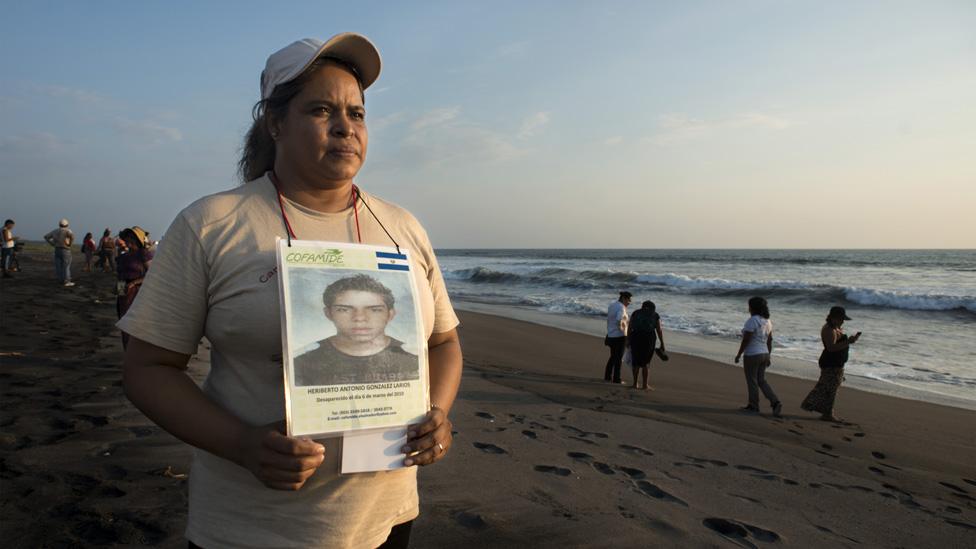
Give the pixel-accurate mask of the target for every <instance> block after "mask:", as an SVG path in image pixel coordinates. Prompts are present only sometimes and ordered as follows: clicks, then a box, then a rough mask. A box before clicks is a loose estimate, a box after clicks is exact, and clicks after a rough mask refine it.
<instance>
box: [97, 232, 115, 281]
mask: <svg viewBox="0 0 976 549" xmlns="http://www.w3.org/2000/svg"><path fill="white" fill-rule="evenodd" d="M96 265H97V266H98V267H101V268H102V270H103V271H105V272H106V273H114V272H115V239H114V238H112V231H111V230H110V229H105V231H104V232H103V233H102V239H101V240H99V241H98V263H97V264H96Z"/></svg>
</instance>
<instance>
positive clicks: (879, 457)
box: [871, 452, 886, 459]
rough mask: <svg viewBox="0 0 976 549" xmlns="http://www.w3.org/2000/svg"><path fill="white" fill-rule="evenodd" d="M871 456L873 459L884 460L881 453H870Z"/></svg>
mask: <svg viewBox="0 0 976 549" xmlns="http://www.w3.org/2000/svg"><path fill="white" fill-rule="evenodd" d="M871 455H872V456H874V459H884V458H885V457H886V456H885V455H884V454H882V453H881V452H871Z"/></svg>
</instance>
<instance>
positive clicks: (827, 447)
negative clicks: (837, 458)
mask: <svg viewBox="0 0 976 549" xmlns="http://www.w3.org/2000/svg"><path fill="white" fill-rule="evenodd" d="M820 447H821V448H823V449H824V450H833V449H834V447H833V446H831V445H829V444H821V445H820Z"/></svg>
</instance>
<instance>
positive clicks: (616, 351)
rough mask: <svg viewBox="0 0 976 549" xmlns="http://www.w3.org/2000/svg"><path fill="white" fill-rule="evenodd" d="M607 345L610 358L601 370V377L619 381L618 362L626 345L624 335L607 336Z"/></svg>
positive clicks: (622, 356)
mask: <svg viewBox="0 0 976 549" xmlns="http://www.w3.org/2000/svg"><path fill="white" fill-rule="evenodd" d="M607 346H608V347H610V359H609V360H607V367H606V369H605V370H604V371H603V379H605V380H607V381H613V382H614V383H620V362H621V361H622V360H623V358H624V348H625V347H626V346H627V338H626V337H608V338H607Z"/></svg>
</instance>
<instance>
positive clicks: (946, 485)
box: [939, 482, 969, 494]
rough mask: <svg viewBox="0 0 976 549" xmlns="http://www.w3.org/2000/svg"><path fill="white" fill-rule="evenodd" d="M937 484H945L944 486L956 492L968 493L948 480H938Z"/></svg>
mask: <svg viewBox="0 0 976 549" xmlns="http://www.w3.org/2000/svg"><path fill="white" fill-rule="evenodd" d="M939 484H941V485H943V486H945V487H946V488H948V489H950V490H955V491H956V492H960V493H963V494H968V493H969V492H967V491H966V490H963V489H962V488H960V487H958V486H956V485H955V484H950V483H948V482H939Z"/></svg>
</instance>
